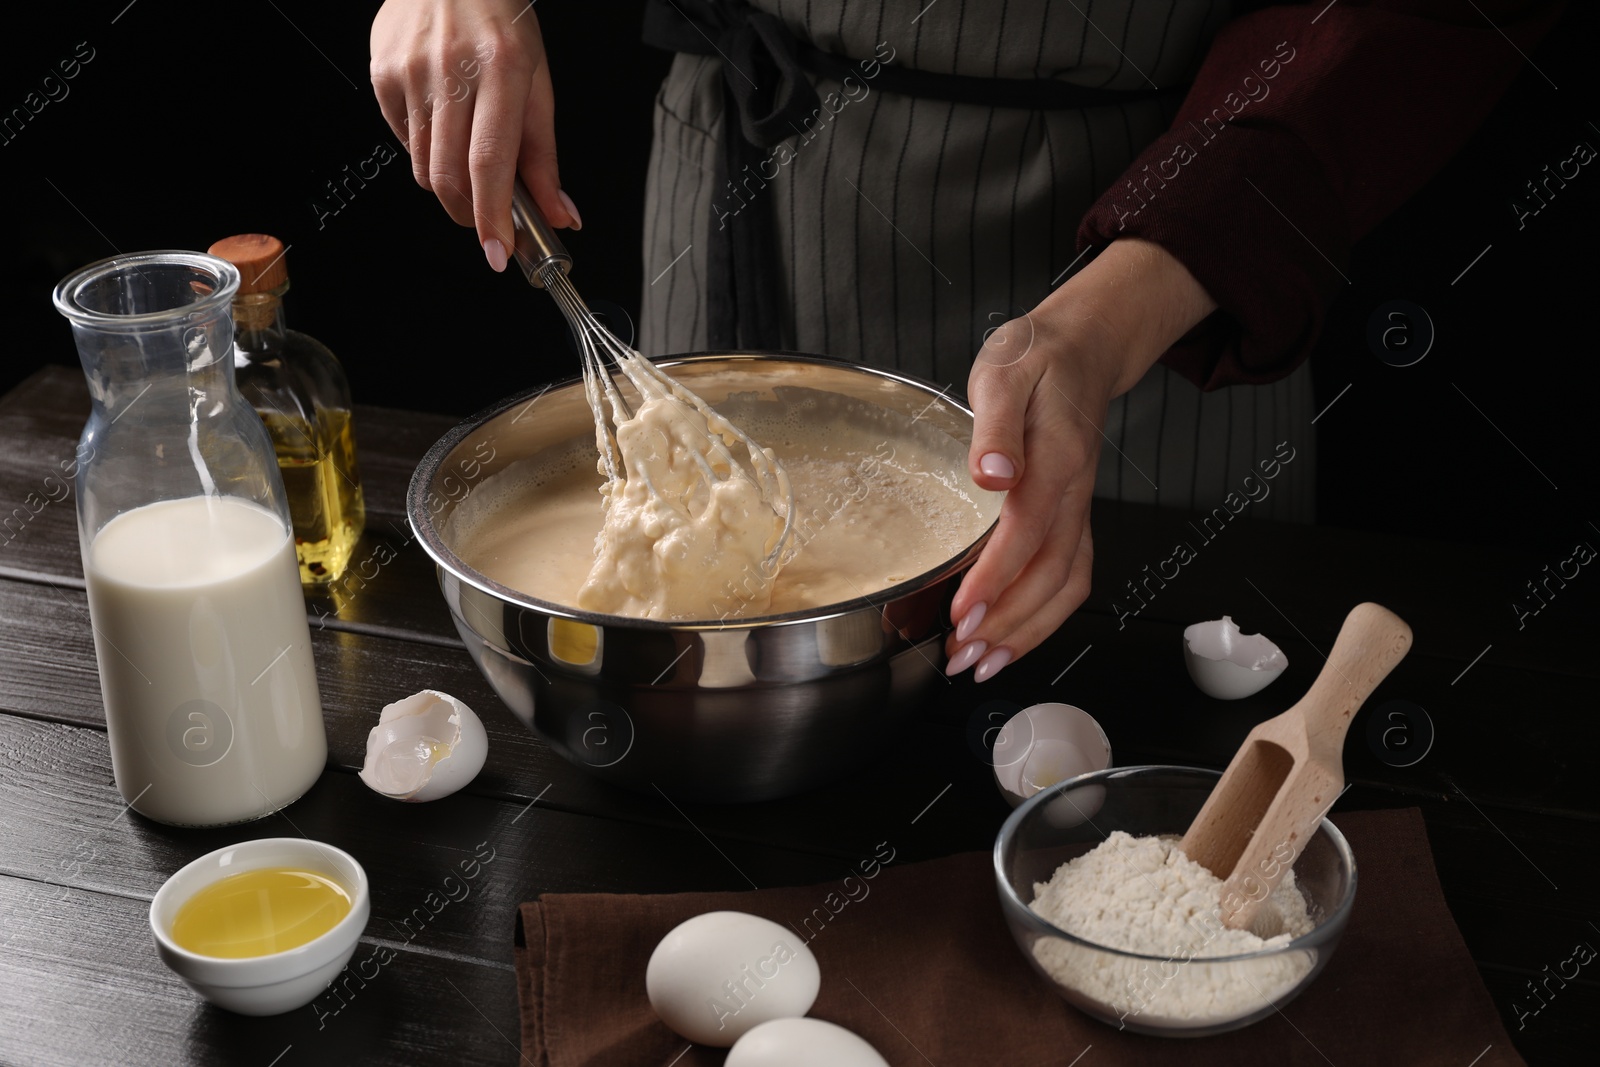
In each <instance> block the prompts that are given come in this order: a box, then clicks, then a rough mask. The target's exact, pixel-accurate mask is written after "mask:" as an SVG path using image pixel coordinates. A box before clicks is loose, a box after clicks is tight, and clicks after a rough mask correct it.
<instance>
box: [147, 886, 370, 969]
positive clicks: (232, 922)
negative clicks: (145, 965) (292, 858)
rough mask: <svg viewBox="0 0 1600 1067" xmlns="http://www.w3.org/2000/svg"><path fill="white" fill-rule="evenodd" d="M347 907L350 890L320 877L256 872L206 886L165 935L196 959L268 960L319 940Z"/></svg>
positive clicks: (181, 911) (194, 897) (186, 906)
mask: <svg viewBox="0 0 1600 1067" xmlns="http://www.w3.org/2000/svg"><path fill="white" fill-rule="evenodd" d="M350 908H351V899H350V891H349V890H347V889H346V888H345V887H344V886H343V885H341V884H339V883H338V882H337V881H335V880H334V879H332V878H330V877H328V876H327V875H325V874H322V873H319V872H317V871H311V870H305V869H303V868H298V867H262V868H258V869H256V870H253V871H244V872H242V873H240V874H233V875H229V876H228V877H226V878H222V879H219V880H218V881H215V882H212V883H211V884H210V885H208V886H206V887H205V888H203V889H201V890H199V891H198V892H196V893H195V894H194V896H192V897H190V898H189V899H188V900H186V901H184V903H183V905H182V906H181V907H180V908H179V909H178V913H177V915H176V916H174V918H173V920H172V935H171V936H172V940H173V942H174V943H175V944H177V945H178V947H179V948H183V949H187V950H188V951H190V952H193V953H196V954H198V955H201V956H213V957H217V958H220V959H246V958H249V957H254V956H269V955H271V954H273V953H275V952H286V951H288V950H289V949H292V948H299V947H300V946H301V945H304V944H307V943H309V942H311V941H313V940H315V939H316V938H318V937H321V936H322V935H323V934H325V933H327V932H328V931H329V930H332V929H333V928H334V927H335V926H336V925H338V923H339V920H341V919H343V918H344V917H345V916H346V915H348V914H350Z"/></svg>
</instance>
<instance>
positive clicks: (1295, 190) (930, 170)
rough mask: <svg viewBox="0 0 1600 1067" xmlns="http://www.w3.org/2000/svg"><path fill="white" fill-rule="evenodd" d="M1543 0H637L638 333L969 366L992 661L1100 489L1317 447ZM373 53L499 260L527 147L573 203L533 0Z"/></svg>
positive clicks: (389, 106) (1278, 508)
mask: <svg viewBox="0 0 1600 1067" xmlns="http://www.w3.org/2000/svg"><path fill="white" fill-rule="evenodd" d="M1559 6H1560V5H1559V4H1557V3H1553V2H1544V0H1516V2H1513V0H1502V2H1499V3H1494V2H1491V0H1482V2H1479V3H1476V4H1471V5H1462V4H1458V3H1452V2H1446V0H1388V2H1381V0H1373V2H1368V3H1359V2H1356V0H1343V2H1340V0H1334V2H1333V3H1324V2H1323V0H1317V2H1316V3H1312V4H1280V5H1270V6H1266V5H1262V4H1259V3H1245V2H1229V0H1216V2H1207V3H1200V2H1198V0H1194V2H1191V0H1099V2H1098V3H1096V2H1092V0H1065V2H1062V0H1056V2H1050V0H986V2H979V0H933V2H932V3H929V2H927V0H882V2H881V3H876V4H866V3H855V4H846V3H845V2H844V0H751V2H749V3H746V2H744V0H652V2H651V3H650V4H649V5H648V12H647V16H646V20H645V27H646V39H647V40H649V41H651V42H652V43H656V44H660V45H662V46H663V47H668V48H672V49H674V50H676V51H678V52H679V55H678V56H677V57H676V59H675V60H674V63H673V66H672V69H671V72H670V73H669V74H668V76H667V78H666V81H665V82H664V84H663V86H662V89H661V92H660V94H659V95H658V97H657V101H656V124H655V143H654V149H653V153H652V158H651V166H650V176H649V182H648V194H647V202H646V208H645V220H646V221H645V225H646V234H645V266H646V270H645V274H646V277H647V278H657V279H658V280H657V281H656V282H655V283H652V284H647V285H646V287H645V292H644V304H643V321H642V347H643V348H644V349H645V350H646V351H651V352H672V351H690V350H694V349H699V348H707V347H732V346H735V345H740V346H750V347H754V346H763V347H783V348H790V349H796V350H800V351H814V352H824V353H827V354H829V355H834V356H838V357H841V358H847V359H855V360H859V361H865V362H870V363H873V364H875V365H880V366H889V367H896V368H899V369H901V370H905V371H907V372H909V373H912V374H916V375H918V376H921V377H924V378H929V379H932V380H935V381H940V382H945V383H950V384H952V385H955V384H956V383H959V382H961V381H962V380H963V379H965V382H966V393H967V396H968V398H969V400H970V402H971V404H972V407H973V410H974V411H975V412H976V415H977V420H976V427H975V432H974V437H973V444H972V449H971V455H970V459H969V466H970V470H971V474H972V477H973V479H974V481H976V482H977V484H979V485H980V486H983V487H984V488H986V489H994V490H1008V491H1009V492H1008V495H1007V499H1006V503H1005V505H1004V508H1003V510H1002V513H1001V518H1000V522H999V525H998V527H997V528H996V530H995V532H994V536H993V537H992V538H991V540H990V542H989V544H988V546H987V547H986V548H985V550H984V552H983V554H982V555H981V557H980V558H979V560H978V561H977V563H976V564H975V565H974V566H973V568H972V570H971V571H970V572H969V573H968V574H967V575H966V578H965V580H964V581H963V582H962V585H961V588H960V590H959V591H958V592H957V594H956V597H955V600H954V602H953V604H952V606H951V612H952V617H953V618H954V619H956V620H957V625H956V629H955V631H954V633H952V634H951V635H950V638H949V640H948V643H947V651H948V653H949V654H950V663H949V667H948V670H949V672H950V673H952V674H954V673H958V672H960V671H962V670H965V669H967V668H969V667H975V671H974V677H975V678H976V679H977V680H978V681H983V680H985V679H987V678H990V677H993V675H994V674H995V673H996V672H998V671H999V670H1000V669H1002V668H1003V667H1004V666H1006V664H1008V663H1010V662H1011V661H1012V660H1013V659H1015V658H1016V657H1017V656H1020V655H1022V654H1024V653H1026V652H1027V651H1029V650H1030V649H1032V648H1033V647H1035V646H1036V645H1037V644H1038V643H1039V642H1040V641H1042V640H1043V639H1044V638H1045V637H1047V636H1048V635H1049V634H1050V633H1051V632H1052V631H1054V630H1055V629H1056V627H1058V626H1059V625H1060V624H1061V622H1062V621H1063V620H1064V619H1065V618H1066V617H1067V616H1068V615H1069V614H1070V613H1071V612H1072V611H1073V610H1075V609H1076V608H1077V607H1078V605H1080V604H1081V603H1082V602H1083V600H1084V598H1085V597H1086V596H1087V595H1088V590H1089V576H1090V565H1091V559H1092V541H1091V536H1090V531H1089V523H1088V515H1089V501H1090V498H1091V496H1092V495H1094V494H1095V493H1099V494H1100V495H1109V496H1116V497H1119V498H1121V499H1127V500H1143V501H1153V502H1157V503H1162V504H1171V505H1176V506H1183V507H1197V508H1210V507H1212V506H1214V505H1216V504H1218V503H1220V502H1221V501H1223V500H1224V499H1225V498H1226V496H1227V495H1228V494H1230V493H1232V492H1233V491H1235V490H1237V489H1238V487H1239V483H1240V480H1241V479H1242V478H1243V477H1244V476H1246V475H1248V474H1250V473H1251V471H1252V469H1253V468H1254V467H1255V466H1256V465H1257V464H1259V463H1262V462H1268V461H1271V460H1272V459H1273V458H1274V456H1280V457H1281V452H1280V451H1279V450H1278V446H1279V444H1280V443H1281V442H1287V443H1288V444H1289V447H1290V448H1292V449H1294V450H1295V453H1296V454H1297V456H1301V457H1305V458H1303V459H1301V463H1302V464H1303V465H1304V466H1305V467H1309V466H1310V464H1311V460H1310V457H1309V454H1310V453H1311V451H1312V443H1313V442H1312V437H1311V427H1310V422H1311V418H1312V408H1311V403H1312V402H1311V390H1310V381H1309V371H1308V368H1307V367H1305V366H1304V364H1303V361H1304V358H1305V356H1306V354H1307V353H1308V352H1309V350H1310V347H1311V345H1312V344H1313V342H1314V340H1315V338H1316V336H1317V333H1318V331H1319V329H1320V325H1321V320H1322V315H1323V312H1324V309H1325V307H1326V305H1327V303H1328V302H1329V301H1330V299H1331V298H1332V296H1333V295H1334V294H1335V293H1336V292H1337V291H1338V289H1339V288H1340V287H1342V286H1343V285H1344V284H1346V282H1347V279H1346V278H1345V277H1344V274H1343V270H1342V264H1343V263H1344V262H1346V260H1347V257H1348V252H1349V248H1350V246H1351V244H1352V243H1353V242H1354V241H1355V240H1356V239H1357V238H1359V237H1360V236H1361V235H1362V234H1364V233H1365V232H1367V231H1368V230H1370V229H1371V228H1372V227H1373V226H1374V225H1376V223H1377V222H1378V221H1379V220H1381V219H1382V218H1383V217H1384V215H1386V214H1387V213H1388V212H1390V211H1392V210H1393V209H1394V208H1395V207H1396V206H1398V205H1399V204H1400V203H1401V202H1402V201H1403V200H1404V199H1405V198H1406V197H1407V196H1409V195H1410V194H1411V193H1412V192H1414V191H1415V190H1416V189H1417V188H1419V187H1420V186H1421V185H1422V184H1423V183H1424V182H1425V181H1426V180H1427V178H1428V177H1429V176H1430V175H1431V174H1432V173H1433V172H1434V171H1435V170H1437V169H1438V167H1439V166H1440V165H1441V164H1442V163H1443V162H1444V161H1445V160H1446V159H1447V158H1448V157H1449V156H1450V154H1451V153H1452V152H1454V151H1455V150H1456V149H1457V148H1458V147H1459V146H1460V145H1461V144H1462V143H1463V142H1464V141H1465V140H1466V138H1467V137H1468V136H1469V135H1470V133H1471V131H1472V130H1473V129H1474V128H1475V127H1476V126H1477V124H1478V123H1479V122H1480V121H1481V120H1482V118H1483V116H1484V115H1485V114H1486V113H1487V111H1488V109H1489V108H1490V106H1492V104H1493V102H1494V101H1495V99H1496V98H1497V97H1498V96H1499V94H1500V93H1501V92H1502V91H1503V90H1504V89H1505V87H1506V85H1508V84H1509V82H1510V80H1511V78H1512V77H1513V75H1514V74H1515V73H1516V71H1517V69H1518V68H1519V66H1520V63H1521V56H1520V54H1519V51H1526V50H1528V49H1530V48H1531V47H1532V45H1533V42H1534V41H1535V40H1536V39H1537V37H1538V35H1539V34H1540V33H1542V32H1543V31H1544V30H1545V29H1547V28H1548V27H1549V25H1550V23H1551V22H1552V21H1553V19H1554V17H1555V14H1556V9H1557V8H1558V7H1559ZM468 63H471V64H474V70H475V76H473V77H470V78H464V77H460V76H458V75H457V74H456V72H457V71H462V72H464V71H465V70H466V69H467V67H465V66H462V64H468ZM372 78H373V84H374V87H375V89H376V91H377V95H378V100H379V103H380V105H381V107H382V108H383V113H384V116H385V118H386V119H387V120H388V121H389V124H390V125H391V126H392V127H393V128H394V130H395V132H396V134H397V135H398V136H400V137H401V138H402V139H403V140H404V141H405V143H406V144H407V145H408V147H409V149H410V152H411V156H412V167H413V171H414V173H415V175H416V178H417V181H418V182H419V183H420V184H422V185H423V186H424V187H426V188H430V189H432V190H433V191H434V192H435V193H436V194H437V195H438V196H439V199H440V201H441V203H442V204H443V205H444V207H445V209H446V210H447V211H448V212H449V213H450V214H451V216H452V217H453V218H454V219H455V220H456V221H457V222H459V223H461V224H462V225H464V226H474V227H475V228H476V230H477V236H478V239H479V243H480V244H481V245H482V247H483V249H484V254H485V256H486V258H487V259H488V261H489V263H490V265H491V266H492V267H493V268H494V269H496V270H503V269H504V268H505V265H506V259H507V249H508V248H509V246H510V243H511V242H510V239H509V237H508V236H507V235H509V234H510V233H511V220H510V186H511V181H512V175H513V172H516V173H520V174H521V175H522V177H523V179H524V180H525V181H526V182H527V184H528V187H529V189H530V190H531V191H532V193H533V195H534V198H535V199H536V200H537V202H538V204H539V206H540V208H541V209H542V210H543V212H544V213H545V215H546V217H547V218H548V219H549V221H550V222H551V224H552V225H555V226H557V227H573V228H576V227H578V226H580V225H581V219H580V217H579V215H578V211H577V208H576V206H575V205H574V204H573V201H572V199H571V198H570V197H569V196H568V195H567V194H566V193H565V192H563V191H562V190H561V185H560V178H559V173H558V169H557V163H556V147H555V141H554V136H553V125H552V116H553V108H554V103H553V97H552V90H551V85H550V77H549V70H548V67H547V65H546V64H545V62H544V44H543V42H542V40H541V38H540V34H539V30H538V25H537V21H536V17H535V15H534V13H533V11H532V9H531V5H525V4H523V3H521V2H515V0H388V2H387V3H386V4H385V5H384V7H383V9H382V10H381V11H380V12H379V14H378V16H377V18H376V20H375V21H374V23H373V31H372ZM458 89H459V91H458ZM1108 182H1109V185H1108V184H1107V183H1108ZM663 271H664V272H665V273H664V274H663V275H661V276H659V277H658V272H663ZM973 352H976V357H974V356H973V355H972V353H973ZM1233 384H1251V385H1253V386H1255V388H1253V389H1251V390H1248V391H1240V390H1235V389H1222V388H1220V387H1222V386H1226V385H1233ZM1292 489H1293V491H1290V492H1280V493H1277V494H1274V495H1273V496H1272V497H1271V498H1270V502H1269V501H1268V500H1263V507H1262V508H1261V509H1259V510H1260V513H1263V514H1269V515H1274V516H1277V517H1283V518H1298V519H1309V517H1310V514H1311V507H1312V493H1311V483H1310V480H1309V479H1308V478H1306V477H1300V478H1298V479H1296V481H1295V483H1294V485H1293V487H1292Z"/></svg>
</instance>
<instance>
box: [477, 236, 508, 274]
mask: <svg viewBox="0 0 1600 1067" xmlns="http://www.w3.org/2000/svg"><path fill="white" fill-rule="evenodd" d="M483 254H484V256H485V257H486V258H487V259H488V260H489V266H491V267H493V268H494V269H495V270H497V271H501V270H505V269H506V246H505V245H503V244H501V243H500V241H499V239H498V238H495V237H491V238H489V239H488V240H487V241H485V242H483Z"/></svg>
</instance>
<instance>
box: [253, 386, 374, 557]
mask: <svg viewBox="0 0 1600 1067" xmlns="http://www.w3.org/2000/svg"><path fill="white" fill-rule="evenodd" d="M261 418H262V421H264V422H265V423H266V424H267V433H268V434H270V435H271V437H272V445H273V448H274V449H275V450H276V451H277V453H278V470H279V472H280V473H281V474H282V475H283V488H284V491H285V492H286V493H288V496H289V514H290V516H291V517H292V518H293V521H294V554H295V558H296V559H298V560H299V562H300V581H301V582H302V583H303V584H305V585H320V584H323V583H326V582H330V581H332V580H333V579H335V578H337V577H338V576H339V575H340V574H342V573H344V569H345V566H346V565H347V564H348V563H349V562H350V554H351V553H352V552H353V551H354V550H355V546H356V542H357V541H359V540H360V539H361V530H362V527H363V526H365V524H366V503H365V501H364V499H363V497H362V494H361V476H360V473H359V471H358V470H357V469H356V458H355V435H354V434H352V433H351V430H350V412H348V411H327V410H323V411H318V412H317V419H316V424H313V423H312V422H311V421H310V420H307V419H305V418H301V417H300V416H298V415H285V414H279V413H277V412H274V411H263V412H262V413H261Z"/></svg>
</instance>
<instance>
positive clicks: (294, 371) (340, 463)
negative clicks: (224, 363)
mask: <svg viewBox="0 0 1600 1067" xmlns="http://www.w3.org/2000/svg"><path fill="white" fill-rule="evenodd" d="M210 252H211V254H212V255H214V256H217V257H218V258H221V259H225V260H228V261H229V262H230V263H232V264H233V265H234V266H236V267H238V268H239V274H240V283H239V292H238V295H237V296H236V297H235V298H234V302H233V316H234V322H235V331H234V347H233V359H234V373H235V375H236V376H237V380H238V385H239V392H240V393H242V394H243V395H244V398H245V399H246V400H248V401H249V402H250V404H251V405H252V406H253V407H254V408H255V409H256V411H257V412H258V413H259V414H260V415H261V419H262V421H263V422H265V423H266V424H267V432H268V434H269V435H270V436H271V437H272V444H273V448H274V449H275V450H276V451H277V455H278V469H279V470H280V471H281V472H282V474H283V484H284V487H285V489H286V490H287V491H288V496H289V513H290V515H291V517H292V518H293V521H294V547H295V556H296V558H298V560H299V562H300V581H301V583H302V584H303V585H306V586H308V587H311V588H319V587H324V586H327V585H328V584H329V583H332V582H334V581H336V580H337V579H338V578H339V577H340V575H342V574H343V573H344V569H345V567H346V566H347V565H348V564H349V562H350V555H351V553H352V552H353V551H354V549H355V545H356V542H357V541H358V540H360V538H361V531H362V528H363V527H364V526H365V525H366V504H365V502H364V500H363V498H362V494H361V475H360V472H359V471H358V470H357V467H356V446H355V437H354V434H353V433H352V431H351V426H350V407H351V404H350V384H349V381H348V380H347V379H346V378H345V374H344V368H342V367H341V366H340V365H339V361H338V360H337V359H335V358H334V355H333V353H332V352H330V351H328V349H327V347H326V346H325V345H323V344H322V343H321V342H320V341H317V340H316V339H315V338H312V337H308V336H306V335H305V334H303V333H300V332H299V331H297V330H291V329H289V328H287V327H286V326H285V325H284V316H283V294H284V293H285V292H287V291H288V289H289V269H288V266H287V264H286V263H285V262H284V258H285V257H284V247H283V244H282V242H280V241H279V240H278V239H277V238H276V237H269V236H267V235H266V234H260V233H246V234H240V235H238V236H236V237H228V238H225V239H223V240H221V241H218V242H217V243H216V244H214V245H212V246H211V248H210Z"/></svg>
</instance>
